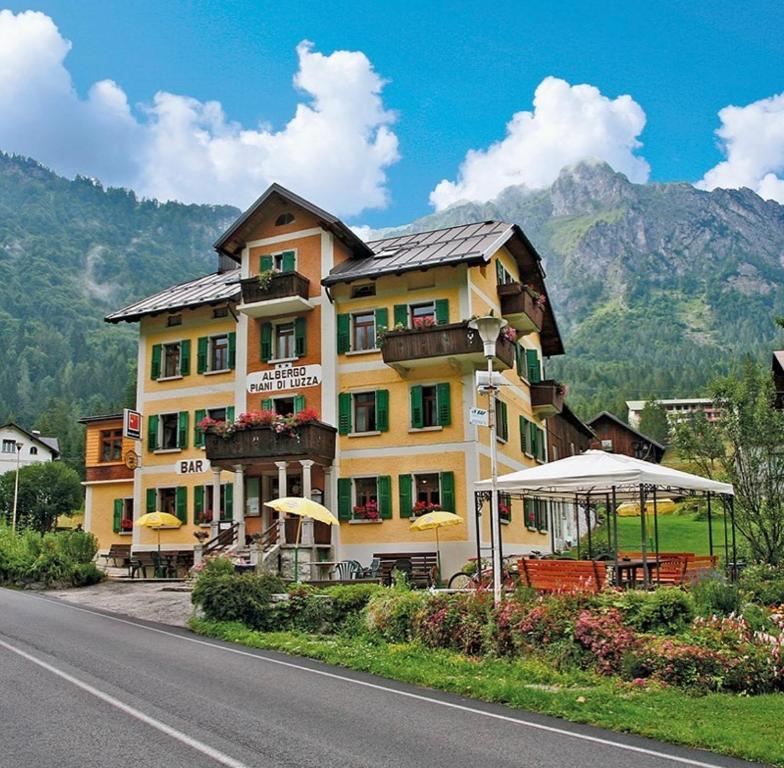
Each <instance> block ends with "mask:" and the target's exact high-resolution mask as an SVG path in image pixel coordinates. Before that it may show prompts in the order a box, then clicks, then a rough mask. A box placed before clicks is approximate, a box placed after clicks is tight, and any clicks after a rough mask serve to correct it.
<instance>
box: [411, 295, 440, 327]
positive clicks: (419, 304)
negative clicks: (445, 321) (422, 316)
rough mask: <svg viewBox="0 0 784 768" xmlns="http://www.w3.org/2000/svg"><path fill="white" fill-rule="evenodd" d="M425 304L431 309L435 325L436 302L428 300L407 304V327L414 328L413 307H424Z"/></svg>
mask: <svg viewBox="0 0 784 768" xmlns="http://www.w3.org/2000/svg"><path fill="white" fill-rule="evenodd" d="M426 304H430V305H431V306H432V307H433V322H434V323H437V322H438V318H437V317H436V300H435V299H429V300H426V301H411V302H409V304H408V327H409V328H414V327H415V326H414V307H424V306H425V305H426Z"/></svg>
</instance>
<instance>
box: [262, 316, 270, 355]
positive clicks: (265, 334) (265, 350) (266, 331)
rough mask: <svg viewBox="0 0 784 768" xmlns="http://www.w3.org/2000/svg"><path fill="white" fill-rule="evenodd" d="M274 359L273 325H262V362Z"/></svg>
mask: <svg viewBox="0 0 784 768" xmlns="http://www.w3.org/2000/svg"><path fill="white" fill-rule="evenodd" d="M271 359H272V323H262V324H261V361H262V362H263V363H266V362H267V360H271Z"/></svg>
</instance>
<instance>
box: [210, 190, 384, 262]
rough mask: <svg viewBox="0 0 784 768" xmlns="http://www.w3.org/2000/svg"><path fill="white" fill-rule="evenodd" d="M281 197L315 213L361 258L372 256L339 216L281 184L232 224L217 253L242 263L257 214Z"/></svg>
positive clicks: (324, 225) (223, 235)
mask: <svg viewBox="0 0 784 768" xmlns="http://www.w3.org/2000/svg"><path fill="white" fill-rule="evenodd" d="M273 196H278V197H281V198H283V199H284V200H285V201H286V202H288V203H291V204H293V205H296V206H298V207H300V208H302V209H304V210H306V211H307V212H308V213H311V214H313V216H315V217H316V218H317V219H318V220H319V222H320V223H321V225H322V226H323V227H324V229H326V230H328V231H330V232H332V233H333V234H335V235H336V236H337V237H338V238H340V239H341V240H342V241H343V242H345V243H346V245H347V246H348V247H349V248H350V249H351V250H352V251H355V252H357V253H360V254H362V255H367V256H369V255H370V249H369V248H368V246H367V245H366V244H365V243H364V241H363V240H362V239H361V238H360V237H358V236H357V235H356V234H355V233H354V232H353V231H352V230H351V229H350V228H349V227H347V226H346V225H345V224H344V223H343V222H342V221H341V220H340V219H339V218H338V217H337V216H333V215H332V214H331V213H328V212H327V211H325V210H324V209H323V208H319V207H318V206H317V205H313V203H311V202H309V201H308V200H305V198H304V197H300V196H299V195H297V194H295V193H294V192H292V191H291V190H289V189H286V188H285V187H282V186H281V185H280V184H271V185H270V186H269V187H268V188H267V190H266V191H265V192H264V194H262V195H261V197H259V199H258V200H256V202H255V203H253V205H251V206H250V208H248V209H247V210H246V211H245V212H244V213H242V214H240V215H239V216H238V217H237V219H236V220H235V221H234V223H233V224H231V226H230V227H229V228H228V229H227V230H226V231H225V232H224V233H223V234H222V235H221V236H220V237H219V238H218V239H217V240H216V241H215V245H214V246H213V247H214V248H215V250H216V251H218V253H224V254H226V255H227V256H230V257H231V258H232V259H234V260H235V261H239V259H240V257H239V255H238V254H239V253H240V251H241V250H242V248H243V246H244V244H245V241H246V240H247V239H248V235H249V234H250V232H251V230H252V229H253V227H254V225H255V217H256V213H257V212H258V211H259V210H260V209H261V207H262V206H263V205H264V203H266V202H267V200H269V199H270V198H271V197H273Z"/></svg>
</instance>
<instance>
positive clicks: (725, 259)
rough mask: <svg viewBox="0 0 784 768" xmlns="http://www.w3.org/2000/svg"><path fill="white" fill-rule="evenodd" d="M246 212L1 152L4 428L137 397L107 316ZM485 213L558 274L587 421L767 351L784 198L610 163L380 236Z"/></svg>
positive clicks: (553, 292)
mask: <svg viewBox="0 0 784 768" xmlns="http://www.w3.org/2000/svg"><path fill="white" fill-rule="evenodd" d="M237 214H238V211H237V210H236V209H234V208H232V207H230V206H207V205H182V204H179V203H166V204H161V203H158V202H156V201H150V200H140V199H138V198H137V197H136V196H135V195H134V193H133V192H130V191H128V190H124V189H105V188H104V187H102V186H101V184H100V183H98V182H97V181H95V180H92V179H86V178H77V179H75V180H73V181H69V180H67V179H63V178H61V177H59V176H57V175H55V174H54V173H52V172H51V171H49V170H47V169H46V168H44V167H43V166H41V165H39V164H38V163H36V162H35V161H33V160H28V159H24V158H19V157H11V156H8V155H2V154H0V350H2V355H3V363H4V364H3V366H2V367H0V423H3V422H5V421H6V420H9V419H15V420H17V421H19V422H20V423H21V424H22V425H24V426H26V427H31V426H36V427H39V428H40V429H41V430H42V431H43V432H44V434H53V435H57V436H58V437H60V441H61V445H62V446H63V448H64V454H65V458H66V459H67V460H68V461H69V462H70V463H72V464H73V465H74V466H79V465H80V462H81V429H80V428H79V425H78V424H77V422H76V419H77V418H78V416H81V415H83V414H87V413H93V414H95V413H101V412H106V411H113V410H115V409H117V408H119V407H121V406H122V405H123V404H124V403H127V402H131V401H132V396H133V376H134V367H135V359H136V333H137V331H136V327H135V326H127V327H126V326H119V327H118V326H108V325H106V324H105V323H104V322H103V316H104V315H105V314H106V313H107V312H108V311H109V310H111V309H116V308H118V307H121V306H123V305H125V304H127V303H130V302H131V301H133V300H135V299H137V298H140V297H142V296H145V295H148V294H150V293H154V292H155V291H157V290H160V288H161V287H163V286H166V285H172V284H175V283H180V282H183V281H185V280H188V279H190V278H192V277H195V276H197V275H200V274H204V273H206V272H209V271H212V270H214V269H215V267H216V256H215V254H214V251H213V250H212V243H213V241H214V240H215V239H216V237H217V235H218V234H220V232H221V231H223V230H224V229H225V227H226V226H227V225H228V224H229V222H230V221H232V220H233V219H234V218H235V216H236V215H237ZM487 219H503V220H506V221H512V222H516V223H518V224H520V225H521V226H522V228H523V229H524V230H525V232H526V234H527V235H528V236H529V237H530V239H531V240H532V242H533V243H534V245H535V246H536V247H537V249H538V250H539V252H540V253H541V255H542V257H543V260H544V264H545V267H546V269H547V272H548V278H549V279H548V288H549V291H550V299H551V301H552V302H553V304H554V307H555V311H556V316H557V318H558V321H559V324H560V328H561V332H562V335H563V337H564V342H565V346H566V355H564V356H563V357H561V358H554V359H553V360H551V361H550V362H549V363H548V372H549V373H550V374H552V375H554V376H556V377H558V378H560V379H562V380H563V381H566V382H568V383H569V385H570V396H569V399H570V402H571V403H572V405H573V406H575V407H576V408H577V409H578V411H579V412H580V413H581V414H582V415H583V416H586V417H587V416H590V415H592V414H593V413H594V412H596V411H598V410H600V409H603V408H607V409H609V410H612V411H614V412H615V413H617V414H618V415H620V416H625V408H624V405H623V401H624V400H625V399H627V398H634V399H642V398H647V397H649V396H652V395H657V396H660V397H666V396H676V395H677V396H688V395H698V394H702V393H703V392H704V391H705V388H706V385H707V383H708V382H709V381H710V380H711V379H712V378H713V377H714V376H715V375H717V374H720V373H724V372H727V371H728V370H729V369H730V368H731V366H732V365H733V364H734V363H735V362H736V361H737V360H739V359H740V358H741V357H742V356H743V355H744V354H747V353H751V354H754V355H759V356H767V355H768V354H769V351H770V348H771V346H773V345H774V344H776V328H775V326H774V324H773V317H774V316H778V315H784V288H783V286H784V266H782V260H783V259H784V207H782V206H780V205H778V204H777V203H774V202H765V201H763V200H762V199H761V198H759V197H758V196H757V195H756V194H754V193H753V192H751V191H750V190H746V189H742V190H729V191H724V190H716V191H714V192H703V191H700V190H697V189H695V188H694V187H692V186H691V185H689V184H646V185H639V184H631V183H630V182H629V181H628V180H627V179H626V177H625V176H623V175H622V174H619V173H616V172H614V171H613V170H612V169H611V168H610V167H609V166H607V165H605V164H603V163H596V162H593V163H581V164H578V165H576V166H574V167H570V168H567V169H564V170H563V171H562V172H561V174H560V176H559V178H558V179H557V180H556V181H555V183H554V184H553V185H552V186H551V187H550V188H549V189H545V190H539V191H531V190H528V189H526V188H525V187H511V188H509V189H507V190H505V191H504V192H503V193H502V194H501V195H499V197H498V198H497V199H496V200H494V201H492V202H489V203H485V204H475V203H466V204H462V205H461V204H458V205H455V206H452V207H450V208H448V209H446V210H444V211H442V212H439V213H436V214H432V215H430V216H426V217H424V218H422V219H418V220H417V221H415V222H413V223H412V224H410V225H408V226H407V227H402V228H397V229H396V230H386V231H385V232H389V233H392V232H394V233H397V232H416V231H422V230H424V229H432V228H438V227H445V226H450V225H453V224H459V223H466V222H471V221H477V220H479V221H482V220H487Z"/></svg>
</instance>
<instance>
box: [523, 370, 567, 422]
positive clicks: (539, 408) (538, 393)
mask: <svg viewBox="0 0 784 768" xmlns="http://www.w3.org/2000/svg"><path fill="white" fill-rule="evenodd" d="M531 405H532V406H533V409H534V413H535V414H536V415H537V416H539V417H541V418H546V417H548V416H555V414H556V413H560V412H561V411H562V410H563V406H564V393H563V387H562V386H561V385H560V384H559V383H558V382H557V381H555V380H554V379H547V380H545V381H540V382H537V383H536V384H531Z"/></svg>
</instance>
